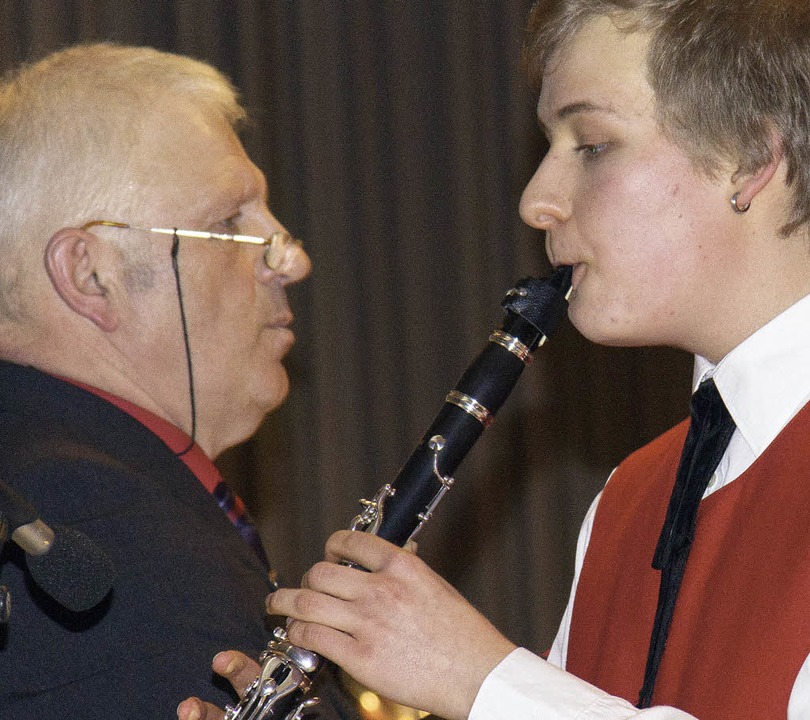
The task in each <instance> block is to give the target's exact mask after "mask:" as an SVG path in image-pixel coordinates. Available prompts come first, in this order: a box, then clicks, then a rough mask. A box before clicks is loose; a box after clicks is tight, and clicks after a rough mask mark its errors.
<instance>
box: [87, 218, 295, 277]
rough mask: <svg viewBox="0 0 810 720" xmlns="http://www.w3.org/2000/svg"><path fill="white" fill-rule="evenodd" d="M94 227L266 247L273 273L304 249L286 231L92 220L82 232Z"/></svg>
mask: <svg viewBox="0 0 810 720" xmlns="http://www.w3.org/2000/svg"><path fill="white" fill-rule="evenodd" d="M93 227H112V228H120V229H122V230H140V231H141V232H150V233H158V234H159V235H169V236H171V237H181V238H193V239H196V240H225V241H228V242H237V243H249V244H251V245H263V246H264V264H265V265H266V266H267V267H268V268H269V269H270V270H272V271H273V272H282V271H283V269H284V268H285V267H286V266H287V262H286V261H287V260H288V259H289V257H290V253H291V252H295V251H297V250H299V249H301V248H302V247H303V243H302V242H301V241H300V240H299V239H298V238H294V237H293V236H292V235H290V234H289V233H288V232H287V231H286V230H279V231H277V232H274V233H273V234H272V235H270V237H261V236H259V235H240V234H231V233H218V232H208V231H206V230H181V229H180V228H157V227H155V228H147V227H139V226H138V225H130V224H129V223H123V222H117V221H115V220H90V222H86V223H85V224H84V225H82V227H81V229H82V230H89V229H90V228H93Z"/></svg>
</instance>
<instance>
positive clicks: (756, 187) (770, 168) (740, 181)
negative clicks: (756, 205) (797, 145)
mask: <svg viewBox="0 0 810 720" xmlns="http://www.w3.org/2000/svg"><path fill="white" fill-rule="evenodd" d="M781 162H782V140H781V139H780V138H779V136H778V135H776V133H772V135H771V159H770V160H769V161H768V163H767V164H765V165H763V166H762V167H761V168H760V169H759V170H756V171H755V172H752V173H750V174H746V175H744V174H741V173H735V174H734V176H733V177H732V178H731V180H732V182H733V183H734V185H735V187H736V188H737V192H736V194H735V198H736V205H737V207H741V208H746V209H747V208H748V207H749V206H750V205H751V201H752V200H753V199H754V198H755V197H756V196H757V194H758V193H759V192H760V190H762V189H763V188H764V187H765V186H766V185H767V184H768V183H769V182H770V181H771V178H772V177H773V176H774V175H775V174H776V171H777V169H778V168H779V164H780V163H781Z"/></svg>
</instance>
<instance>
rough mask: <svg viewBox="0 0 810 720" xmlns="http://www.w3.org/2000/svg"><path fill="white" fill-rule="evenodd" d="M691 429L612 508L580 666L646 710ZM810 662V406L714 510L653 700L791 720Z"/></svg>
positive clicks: (621, 481)
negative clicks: (663, 537)
mask: <svg viewBox="0 0 810 720" xmlns="http://www.w3.org/2000/svg"><path fill="white" fill-rule="evenodd" d="M686 430H687V423H686V422H684V423H681V424H680V425H678V426H676V427H675V428H673V429H672V430H670V431H669V432H667V433H665V434H664V435H662V436H661V437H659V438H658V439H656V440H654V441H653V442H652V443H650V444H649V445H647V446H646V447H644V448H642V449H641V450H639V451H638V452H636V453H634V454H633V455H631V456H630V457H629V458H628V459H627V460H626V461H625V462H623V463H622V464H621V465H620V466H619V468H618V469H617V470H616V472H615V473H614V474H613V477H612V478H611V479H610V482H609V483H608V484H607V487H606V488H605V491H604V494H603V495H602V498H601V499H600V501H599V506H598V508H597V511H596V517H595V521H594V528H593V534H592V536H591V540H590V544H589V546H588V552H587V554H586V556H585V562H584V564H583V567H582V574H581V577H580V581H579V585H578V587H577V592H576V598H575V601H574V609H573V616H572V621H571V634H570V640H569V648H568V656H567V660H566V669H567V670H569V671H570V672H572V673H574V674H575V675H578V676H579V677H581V678H583V679H585V680H587V681H589V682H591V683H593V684H594V685H597V686H598V687H600V688H602V689H604V690H606V691H607V692H609V693H611V694H612V695H618V696H621V697H624V698H625V699H627V700H629V701H630V702H632V703H635V702H637V700H638V693H639V689H640V688H641V684H642V680H643V678H644V666H645V664H646V661H647V649H648V645H649V640H650V631H651V629H652V625H653V618H654V616H655V606H656V602H657V598H658V583H659V579H660V573H659V572H658V571H657V570H653V569H652V567H651V561H652V556H653V551H654V550H655V545H656V541H657V539H658V535H659V533H660V531H661V525H662V524H663V521H664V515H665V514H666V507H667V503H668V501H669V495H670V492H671V489H672V485H673V482H674V478H675V471H676V469H677V465H678V460H679V457H680V452H681V448H682V447H683V442H684V438H685V436H686ZM808 654H810V405H808V406H806V407H805V408H804V409H803V410H802V411H801V412H800V413H799V414H798V415H797V416H796V417H795V418H794V419H793V420H792V421H791V423H790V424H789V425H788V426H787V427H786V428H785V429H784V430H783V431H782V432H781V433H780V435H779V436H778V437H777V438H776V440H774V441H773V443H771V445H770V446H769V447H768V448H767V449H766V450H765V452H764V453H763V454H762V455H761V456H760V457H759V458H758V459H757V461H756V462H755V463H754V464H753V465H752V466H751V467H750V468H749V469H748V470H746V472H745V473H743V474H742V475H741V476H740V477H739V478H738V479H736V480H735V481H734V482H732V483H730V484H729V485H726V486H725V487H724V488H722V489H720V490H718V491H716V492H715V493H713V494H712V495H710V496H709V497H707V498H706V499H705V500H703V502H702V503H701V506H700V510H699V512H698V520H697V530H696V534H695V541H694V544H693V546H692V551H691V554H690V556H689V561H688V564H687V567H686V572H685V575H684V579H683V584H682V586H681V591H680V595H679V597H678V602H677V606H676V608H675V614H674V617H673V620H672V626H671V629H670V634H669V640H668V642H667V647H666V650H665V652H664V656H663V660H662V662H661V668H660V671H659V674H658V681H657V683H656V687H655V695H654V697H653V703H654V704H655V705H672V706H674V707H677V708H680V709H682V710H686V711H687V712H689V713H691V714H692V715H694V716H696V717H697V718H700V720H713V719H717V718H728V719H730V718H734V719H735V720H740V719H743V718H746V719H747V718H751V719H752V720H753V719H756V720H768V719H770V718H772V719H773V720H785V717H786V713H787V705H788V699H789V697H790V693H791V690H792V687H793V683H794V681H795V679H796V675H797V674H798V672H799V668H800V667H801V666H802V663H803V662H804V660H805V658H806V657H807V656H808Z"/></svg>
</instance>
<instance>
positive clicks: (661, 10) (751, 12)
mask: <svg viewBox="0 0 810 720" xmlns="http://www.w3.org/2000/svg"><path fill="white" fill-rule="evenodd" d="M596 16H609V17H612V18H614V19H615V20H616V23H617V26H618V27H620V28H621V29H623V30H626V31H628V32H633V31H639V30H640V31H644V32H649V33H650V37H651V39H650V46H649V52H648V57H647V72H648V80H649V82H650V85H651V86H652V88H653V90H654V92H655V96H656V101H657V109H658V115H659V120H660V123H661V126H662V128H663V129H664V130H665V131H666V132H667V133H668V134H669V135H670V136H671V137H672V139H673V140H674V141H675V142H676V143H678V145H679V146H680V147H681V148H683V149H684V151H685V152H686V153H687V154H688V155H689V156H690V157H691V158H692V160H693V162H695V164H696V165H697V166H698V167H700V168H701V169H702V170H704V171H706V172H707V173H708V174H710V175H711V174H714V173H715V172H716V171H717V169H718V168H721V167H723V166H727V165H728V164H729V162H730V163H732V164H734V165H735V167H736V168H737V170H738V172H740V173H750V172H754V171H756V170H758V169H760V168H762V167H764V166H765V165H766V164H767V163H768V162H769V160H770V158H771V157H772V153H773V151H774V150H775V148H773V147H771V146H772V143H773V134H774V132H775V133H776V135H778V137H779V139H780V141H781V143H782V152H783V156H784V159H785V161H786V167H787V182H788V184H789V185H790V186H791V189H792V191H793V201H792V208H791V210H790V216H789V217H788V218H787V222H786V224H785V225H784V226H783V227H782V228H781V231H782V234H783V235H785V236H786V235H789V234H791V233H793V232H795V231H796V230H798V229H799V228H800V227H802V226H805V225H807V223H808V222H810V1H808V0H536V2H535V4H534V6H533V8H532V11H531V15H530V16H529V28H528V34H527V38H526V42H525V45H524V62H525V65H526V68H527V71H528V74H529V78H530V80H531V81H532V84H533V85H534V86H535V89H537V90H538V91H539V89H540V85H541V83H542V78H543V73H544V71H545V67H546V65H547V64H548V62H549V60H550V58H551V56H552V55H553V54H554V53H555V52H556V51H557V50H558V49H559V48H560V47H561V45H563V44H565V43H566V42H567V41H569V40H570V39H571V37H572V36H573V35H574V33H576V32H577V30H579V28H581V27H582V25H583V24H584V23H585V22H586V21H587V20H589V19H591V18H593V17H596Z"/></svg>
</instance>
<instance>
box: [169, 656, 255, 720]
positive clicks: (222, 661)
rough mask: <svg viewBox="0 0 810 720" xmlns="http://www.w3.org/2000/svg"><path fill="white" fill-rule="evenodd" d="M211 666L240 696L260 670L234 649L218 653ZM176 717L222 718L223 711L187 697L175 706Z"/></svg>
mask: <svg viewBox="0 0 810 720" xmlns="http://www.w3.org/2000/svg"><path fill="white" fill-rule="evenodd" d="M211 667H212V668H213V669H214V672H215V673H216V674H217V675H221V676H222V677H224V678H225V679H226V680H228V681H230V683H231V685H233V688H234V690H236V692H238V693H239V696H240V697H241V696H242V693H244V692H245V688H246V687H247V686H248V685H250V683H251V682H253V680H254V679H255V678H256V676H257V675H258V674H259V672H260V670H261V668H260V667H259V665H258V663H256V662H254V661H253V660H251V659H250V658H249V657H248V656H247V655H243V654H242V653H240V652H237V651H236V650H226V651H225V652H221V653H219V654H218V655H217V656H216V657H215V658H214V660H213V662H212V663H211ZM177 717H178V718H179V720H222V718H224V717H225V712H224V711H223V710H221V709H220V708H218V707H216V706H214V705H212V704H211V703H207V702H203V701H202V700H200V699H199V698H188V699H186V700H183V702H181V703H180V704H179V705H178V706H177Z"/></svg>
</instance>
